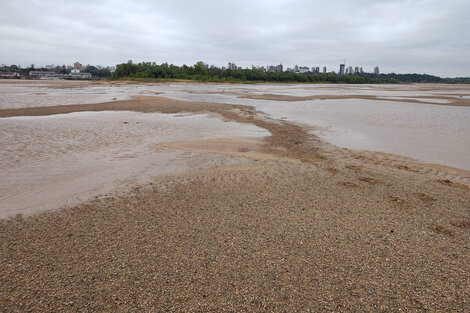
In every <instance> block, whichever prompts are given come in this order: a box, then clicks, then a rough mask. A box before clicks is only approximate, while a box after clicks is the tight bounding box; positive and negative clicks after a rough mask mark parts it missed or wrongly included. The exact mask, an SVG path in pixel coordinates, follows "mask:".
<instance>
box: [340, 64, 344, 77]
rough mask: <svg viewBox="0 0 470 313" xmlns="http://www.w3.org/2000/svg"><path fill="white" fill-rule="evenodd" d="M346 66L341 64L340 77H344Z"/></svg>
mask: <svg viewBox="0 0 470 313" xmlns="http://www.w3.org/2000/svg"><path fill="white" fill-rule="evenodd" d="M345 67H346V65H345V64H340V65H339V75H344V69H345Z"/></svg>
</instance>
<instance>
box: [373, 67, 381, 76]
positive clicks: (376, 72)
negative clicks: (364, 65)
mask: <svg viewBox="0 0 470 313" xmlns="http://www.w3.org/2000/svg"><path fill="white" fill-rule="evenodd" d="M374 74H375V75H379V74H380V71H379V67H378V66H376V67H374Z"/></svg>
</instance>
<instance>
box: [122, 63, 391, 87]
mask: <svg viewBox="0 0 470 313" xmlns="http://www.w3.org/2000/svg"><path fill="white" fill-rule="evenodd" d="M113 77H114V78H137V79H140V78H151V79H152V78H153V79H188V80H198V81H209V82H224V81H228V82H246V81H254V82H257V81H258V82H330V83H348V84H364V83H396V82H397V81H396V80H394V79H388V78H379V77H369V76H365V75H364V76H359V75H357V76H356V75H344V76H340V75H335V74H311V73H308V74H299V73H292V72H291V73H287V72H265V71H262V70H250V69H240V70H230V69H220V68H216V67H211V68H207V67H206V66H205V65H204V63H202V62H198V63H196V64H195V65H193V66H187V65H183V66H176V65H173V64H168V63H162V64H156V63H154V62H143V63H133V62H131V61H129V62H127V63H122V64H118V65H117V66H116V71H115V72H114V75H113Z"/></svg>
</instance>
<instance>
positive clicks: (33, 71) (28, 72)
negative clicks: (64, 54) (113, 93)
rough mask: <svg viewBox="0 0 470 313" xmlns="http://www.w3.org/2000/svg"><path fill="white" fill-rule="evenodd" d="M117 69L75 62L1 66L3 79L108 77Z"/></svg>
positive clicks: (0, 70) (0, 73) (0, 71)
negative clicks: (68, 63) (37, 66)
mask: <svg viewBox="0 0 470 313" xmlns="http://www.w3.org/2000/svg"><path fill="white" fill-rule="evenodd" d="M115 70H116V67H114V66H108V67H102V66H100V65H98V66H92V65H86V66H83V65H82V64H81V63H80V62H75V63H74V64H73V65H65V64H64V65H61V66H60V65H57V66H54V65H53V64H50V65H45V66H43V67H39V68H36V66H35V65H34V64H31V65H30V66H28V67H25V68H22V67H21V66H19V65H11V66H6V65H5V64H2V65H1V66H0V78H1V79H92V78H94V77H96V78H100V77H107V76H111V74H112V73H113V72H114V71H115Z"/></svg>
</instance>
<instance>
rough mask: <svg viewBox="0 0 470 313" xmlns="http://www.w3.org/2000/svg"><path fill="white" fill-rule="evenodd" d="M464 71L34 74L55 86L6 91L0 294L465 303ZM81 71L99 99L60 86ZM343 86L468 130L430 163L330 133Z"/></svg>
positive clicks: (1, 108)
mask: <svg viewBox="0 0 470 313" xmlns="http://www.w3.org/2000/svg"><path fill="white" fill-rule="evenodd" d="M121 87H122V88H123V89H122V90H120V91H118V92H116V93H115V94H113V95H112V98H111V99H105V100H104V102H103V100H102V97H98V98H97V99H95V98H94V97H93V93H94V91H93V92H90V90H89V89H87V88H92V90H93V88H98V89H99V90H101V91H100V92H104V93H105V96H103V97H104V98H106V97H108V96H109V95H107V94H106V91H103V88H104V90H106V88H117V89H118V90H119V88H121ZM452 87H453V86H450V87H449V86H441V85H438V86H433V85H411V86H405V87H392V86H378V87H375V86H374V87H371V86H340V87H338V86H332V85H322V86H318V87H317V86H314V87H311V86H310V85H302V86H300V87H299V86H298V85H292V86H290V87H289V88H287V87H279V85H261V86H258V85H255V86H244V85H225V86H223V85H216V86H211V85H204V84H178V85H165V84H161V85H149V86H147V85H137V86H135V85H132V84H129V85H123V86H120V85H114V86H112V87H110V86H109V85H106V84H97V85H94V84H90V85H89V86H88V85H85V86H84V85H78V86H75V85H67V83H60V82H54V83H49V84H46V86H45V87H44V86H39V87H37V86H36V87H35V86H29V85H28V84H23V85H21V88H24V90H26V91H28V90H30V91H31V90H32V92H31V93H38V89H36V88H39V89H45V90H43V91H42V92H45V93H46V96H47V99H48V100H47V101H45V102H44V99H42V98H41V97H42V95H36V96H38V97H39V100H38V99H37V98H35V96H34V95H31V94H30V95H29V96H28V97H29V98H35V101H32V100H33V99H30V100H31V101H24V102H21V101H20V102H18V101H14V99H13V98H12V97H7V98H8V99H7V100H5V99H4V100H2V101H3V102H2V101H0V130H1V132H2V141H1V142H0V144H1V145H2V152H1V153H2V154H1V159H0V160H1V163H0V166H1V167H2V171H3V172H4V173H6V176H4V177H6V178H8V179H3V178H2V181H1V184H2V188H1V189H2V194H1V197H2V198H0V200H1V201H0V204H1V205H0V207H1V208H2V214H3V216H2V217H3V219H2V220H1V222H0V223H1V224H0V225H1V226H0V236H1V251H2V252H1V269H0V271H1V275H0V277H1V278H0V279H1V284H2V288H1V290H0V308H1V310H2V311H5V312H51V311H67V312H110V311H113V312H331V311H338V312H341V311H362V312H368V311H370V312H377V311H390V312H396V311H431V312H447V311H455V312H465V311H467V310H468V308H469V305H470V283H469V282H470V274H469V271H468V268H470V244H469V243H470V189H469V182H470V181H469V178H470V174H469V171H468V170H469V169H468V168H467V164H468V163H465V161H462V160H465V158H462V155H463V156H467V157H468V155H466V153H467V150H466V149H467V148H468V147H465V141H464V140H463V139H459V138H461V137H460V136H464V135H465V134H466V133H467V132H468V131H469V129H468V125H465V121H466V119H467V118H468V117H469V116H468V107H466V106H465V101H464V100H463V99H466V98H465V97H467V95H468V92H469V89H465V88H463V87H461V86H456V87H454V88H452ZM0 88H5V89H8V88H9V90H10V89H12V88H11V86H10V87H8V86H7V85H4V84H3V83H2V84H0ZM28 88H33V89H28ZM75 88H83V90H81V91H80V92H81V93H84V94H86V95H85V96H84V97H85V98H86V99H88V100H87V101H84V102H83V103H79V102H78V103H77V102H76V101H79V97H78V96H77V100H76V101H75V100H73V101H72V100H70V101H69V102H67V103H60V102H61V98H66V97H65V96H64V93H65V94H67V92H68V93H74V90H75ZM279 88H281V89H283V90H281V91H279ZM296 88H300V89H296ZM310 88H311V89H310ZM392 88H395V89H397V90H398V91H394V90H393V89H392ZM51 89H53V90H56V89H57V90H60V95H61V96H59V97H57V96H55V94H54V93H53V92H52V91H51ZM228 89H229V90H228ZM371 89H373V91H371ZM135 90H138V92H137V94H135ZM276 90H277V92H278V93H282V97H281V99H275V97H274V96H272V95H273V94H275V93H276ZM436 90H437V91H436ZM124 91H125V92H124ZM9 93H10V94H14V93H17V91H16V89H15V88H13V89H12V91H10V92H9ZM157 93H158V94H157ZM288 93H290V95H288ZM341 93H342V94H345V93H346V94H347V95H351V97H349V98H347V99H344V98H332V99H327V100H320V99H317V98H312V99H302V97H318V96H322V95H328V94H335V95H334V96H335V97H338V94H341ZM429 93H433V94H439V95H436V99H437V100H434V103H432V99H431V100H430V98H426V97H427V96H430V95H429ZM17 94H19V92H18V93H17ZM23 94H24V93H23ZM357 94H363V95H362V96H361V97H359V96H358V97H359V98H358V97H356V96H354V97H353V95H357ZM443 94H445V95H443ZM115 95H120V96H115ZM448 95H450V96H449V97H453V98H452V99H443V98H444V97H447V96H448ZM28 97H27V98H28ZM119 97H122V98H119ZM257 97H258V98H259V99H258V98H257ZM260 97H261V98H260ZM263 97H264V98H263ZM286 97H297V98H296V99H294V100H293V99H287V100H286ZM299 97H301V98H299ZM364 97H374V99H365V98H364ZM377 97H402V98H403V97H404V98H406V97H414V98H420V99H425V100H426V101H424V103H416V101H420V100H416V99H414V100H413V101H408V102H407V101H405V102H403V101H387V100H380V99H377ZM114 98H116V100H113V99H114ZM454 98H455V99H454ZM458 98H463V99H461V100H459V99H458ZM69 99H75V98H74V97H69ZM94 99H95V100H94ZM291 100H292V101H291ZM345 100H346V101H353V102H352V103H355V102H354V101H359V102H361V101H366V102H367V101H374V103H375V105H376V106H378V105H382V103H381V102H380V101H384V102H385V103H386V104H387V105H388V104H390V103H391V104H392V105H393V104H396V105H399V106H400V107H399V108H402V107H405V108H406V105H408V106H411V107H412V108H413V110H417V111H416V112H417V113H416V114H418V113H421V112H423V111H419V110H420V109H419V108H418V109H417V107H420V106H427V107H432V108H431V109H430V110H428V112H431V113H429V114H428V115H424V116H422V119H423V121H421V122H420V124H419V125H421V126H420V127H418V128H423V127H425V126H426V125H427V126H426V127H428V128H429V129H439V127H443V126H442V123H437V122H435V121H433V122H432V123H431V122H429V121H427V120H428V119H429V118H432V117H433V116H436V115H435V114H440V113H441V111H439V112H438V111H434V110H444V111H442V112H444V113H447V115H446V116H447V117H448V118H449V119H451V118H452V117H453V116H458V118H457V117H455V119H454V120H453V121H454V124H455V125H457V126H456V128H455V129H456V131H455V140H456V141H457V142H458V143H459V145H460V146H457V147H456V148H453V150H452V149H450V148H449V149H447V154H446V153H443V152H441V150H446V148H447V146H445V147H444V148H443V147H439V146H437V147H432V149H434V150H435V151H436V153H437V154H439V153H441V155H443V156H444V157H441V159H442V160H444V161H446V162H435V163H430V162H426V161H427V159H420V158H414V157H413V156H409V155H408V156H407V155H406V154H405V155H404V154H403V153H401V152H400V150H398V151H397V150H394V151H392V152H395V153H390V152H389V151H387V150H386V148H387V147H394V146H396V145H397V144H390V145H388V146H386V145H385V146H386V148H384V149H383V150H385V151H381V150H380V149H378V150H373V149H372V150H369V149H354V148H352V147H348V146H347V145H340V144H337V145H335V144H331V143H335V142H334V139H330V140H328V138H327V137H325V136H324V134H323V135H322V134H321V131H323V132H328V131H326V130H325V129H322V125H317V126H315V125H316V123H317V121H316V120H314V119H313V118H312V116H314V113H315V112H317V113H318V112H321V111H318V107H315V110H317V111H313V110H312V109H311V108H310V107H308V106H307V104H308V103H309V101H314V103H316V102H315V101H332V103H335V101H345ZM415 100H416V101H415ZM444 100H445V101H446V103H445V105H442V103H438V102H439V101H441V102H442V101H444ZM454 100H455V102H456V103H453V101H454ZM48 101H49V102H48ZM94 101H97V102H96V103H95V102H94ZM245 101H250V102H245ZM253 101H254V102H253ZM447 102H448V103H447ZM44 103H49V105H44ZM361 103H363V102H361ZM282 105H285V106H286V107H285V110H284V112H282ZM312 105H313V104H312ZM322 105H323V104H322ZM353 105H354V106H355V104H353ZM368 105H369V104H368ZM370 105H372V103H371V104H370ZM344 107H345V105H340V108H344ZM299 108H300V110H299ZM356 108H357V106H356ZM380 108H383V107H380ZM436 108H438V109H436ZM362 110H365V111H366V113H367V114H365V115H363V116H368V117H367V120H368V121H371V119H370V115H371V114H370V111H369V107H365V108H364V107H363V108H362ZM445 110H448V111H445ZM454 110H462V111H454ZM379 111H381V110H379ZM301 112H304V114H300V113H301ZM333 112H334V111H333ZM351 112H352V110H351ZM406 112H407V113H406V114H408V113H409V111H406ZM457 112H458V113H457ZM444 113H443V114H444ZM331 114H332V113H331V112H330V111H329V112H327V113H324V115H323V116H324V117H323V120H324V121H326V117H325V116H331ZM351 114H352V113H351ZM377 114H378V113H377ZM388 114H389V113H388ZM459 114H460V115H459ZM302 116H310V118H304V119H302V118H301V117H302ZM349 116H350V117H351V119H358V118H360V117H359V116H358V115H357V117H356V116H355V115H349ZM341 118H342V120H339V121H345V120H346V116H343V117H341ZM396 118H399V119H401V120H402V121H403V118H402V117H400V116H398V115H396V116H395V120H396ZM392 120H393V119H392ZM375 121H376V122H377V120H375ZM329 122H331V123H332V125H333V126H332V127H331V128H332V130H330V132H334V131H337V129H338V128H337V127H336V126H335V124H334V123H333V122H335V120H333V119H332V120H330V121H329ZM433 123H434V124H433ZM460 123H463V124H460ZM376 124H377V125H379V126H380V125H385V126H384V127H383V129H385V130H386V129H387V127H389V125H390V124H389V123H388V122H387V123H383V122H382V123H376ZM444 124H445V123H444ZM429 125H435V126H429ZM345 126H347V127H348V130H347V131H349V132H352V133H355V132H356V133H357V129H355V128H354V123H351V124H349V125H345ZM395 127H397V128H398V126H397V125H396V126H395ZM432 127H434V128H432ZM379 128H380V127H379ZM450 128H451V130H453V128H452V126H450ZM429 129H428V131H429ZM367 130H368V128H367V129H366V128H363V129H362V131H364V132H365V133H366V131H367ZM385 130H382V135H381V136H382V137H380V138H383V139H384V138H385V139H386V138H388V137H386V136H385V135H383V134H385V133H386V131H385ZM410 133H411V136H413V134H415V136H417V137H419V134H420V132H419V131H415V130H411V131H410ZM400 136H401V135H400ZM443 136H444V137H443V139H442V140H444V139H445V138H448V137H445V134H444V135H443ZM449 136H450V135H449ZM331 137H334V136H333V135H331ZM339 137H342V136H341V135H339ZM343 137H344V136H343ZM325 138H326V139H325ZM371 138H378V137H371ZM403 140H405V139H403ZM436 140H439V139H436ZM459 140H462V141H460V142H459ZM371 141H372V139H371ZM405 141H406V140H405ZM467 143H468V142H467ZM356 144H357V143H355V144H354V145H356ZM462 145H463V147H462ZM387 149H388V148H387ZM440 149H441V150H440ZM405 150H406V149H405ZM449 150H450V153H449ZM406 151H407V153H408V152H409V151H410V149H408V150H406ZM411 154H413V153H412V152H411ZM456 155H457V156H456ZM468 159H470V158H467V161H468ZM456 160H457V161H456ZM459 160H460V161H459ZM459 162H460V163H459ZM460 164H461V166H460ZM71 199H73V201H72V200H71Z"/></svg>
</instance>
